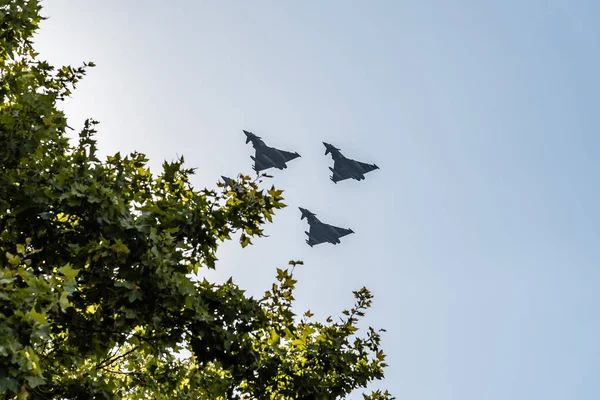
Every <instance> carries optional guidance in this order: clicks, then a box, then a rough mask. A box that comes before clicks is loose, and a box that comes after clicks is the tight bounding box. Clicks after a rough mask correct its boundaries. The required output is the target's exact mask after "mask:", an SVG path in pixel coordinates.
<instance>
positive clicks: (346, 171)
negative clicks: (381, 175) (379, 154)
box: [323, 142, 379, 183]
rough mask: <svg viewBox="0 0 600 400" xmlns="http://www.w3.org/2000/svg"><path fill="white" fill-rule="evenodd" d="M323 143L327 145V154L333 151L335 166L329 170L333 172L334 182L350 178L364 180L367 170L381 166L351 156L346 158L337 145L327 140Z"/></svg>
mask: <svg viewBox="0 0 600 400" xmlns="http://www.w3.org/2000/svg"><path fill="white" fill-rule="evenodd" d="M323 144H324V145H325V149H326V150H325V155H327V154H329V153H331V158H333V161H334V163H333V168H331V167H329V170H330V171H331V172H332V173H333V174H332V175H331V177H330V179H331V180H332V181H333V182H334V183H338V182H339V181H343V180H345V179H349V178H352V179H356V180H357V181H362V180H363V179H365V174H366V173H367V172H371V171H373V170H374V169H379V167H378V166H377V165H375V164H367V163H363V162H360V161H356V160H353V159H351V158H346V157H344V155H343V154H342V153H341V152H340V149H338V148H337V147H335V146H333V145H331V144H329V143H325V142H323Z"/></svg>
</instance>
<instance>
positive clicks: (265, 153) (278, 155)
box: [244, 131, 300, 172]
mask: <svg viewBox="0 0 600 400" xmlns="http://www.w3.org/2000/svg"><path fill="white" fill-rule="evenodd" d="M244 133H245V134H246V143H248V142H252V146H253V147H254V149H256V154H255V155H254V156H250V158H251V159H252V160H254V167H253V168H254V170H255V171H256V172H259V171H262V170H264V169H268V168H272V167H275V168H277V169H284V168H287V165H286V164H285V163H287V162H288V161H291V160H293V159H295V158H298V157H300V154H298V153H290V152H289V151H285V150H279V149H276V148H275V147H269V146H267V145H266V144H265V142H263V141H262V139H261V138H260V137H258V136H256V135H255V134H253V133H252V132H248V131H244Z"/></svg>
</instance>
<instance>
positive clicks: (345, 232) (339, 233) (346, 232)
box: [327, 225, 354, 239]
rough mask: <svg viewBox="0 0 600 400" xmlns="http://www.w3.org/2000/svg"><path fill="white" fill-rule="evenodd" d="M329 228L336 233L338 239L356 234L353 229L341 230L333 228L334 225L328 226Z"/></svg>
mask: <svg viewBox="0 0 600 400" xmlns="http://www.w3.org/2000/svg"><path fill="white" fill-rule="evenodd" d="M327 226H328V227H329V228H330V229H331V230H333V231H334V232H335V234H336V236H337V237H338V239H339V238H341V237H344V236H346V235H349V234H351V233H354V231H353V230H352V229H345V228H340V227H337V226H333V225H327Z"/></svg>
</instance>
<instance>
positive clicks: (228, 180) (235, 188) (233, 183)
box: [221, 175, 242, 193]
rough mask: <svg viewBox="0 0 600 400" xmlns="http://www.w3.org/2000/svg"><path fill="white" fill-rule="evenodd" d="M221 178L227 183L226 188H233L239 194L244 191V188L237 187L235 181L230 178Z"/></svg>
mask: <svg viewBox="0 0 600 400" xmlns="http://www.w3.org/2000/svg"><path fill="white" fill-rule="evenodd" d="M221 178H223V182H225V186H231V188H232V189H233V190H235V191H236V192H238V193H239V192H241V191H242V186H241V185H236V182H235V181H234V180H233V179H231V178H228V177H226V176H223V175H221Z"/></svg>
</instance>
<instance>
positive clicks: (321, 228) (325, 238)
mask: <svg viewBox="0 0 600 400" xmlns="http://www.w3.org/2000/svg"><path fill="white" fill-rule="evenodd" d="M298 208H299V209H300V211H301V212H302V216H301V217H300V219H301V220H302V219H304V218H306V220H307V221H308V225H310V229H309V232H304V233H306V235H307V236H308V240H307V241H306V243H307V244H308V245H309V246H310V247H313V246H314V245H315V244H320V243H325V242H329V243H333V244H334V245H335V244H338V243H340V238H341V237H343V236H346V235H349V234H351V233H354V231H353V230H352V229H344V228H338V227H337V226H333V225H329V224H325V223H323V222H321V221H319V219H318V218H317V217H316V214H313V213H311V212H310V211H308V210H307V209H305V208H302V207H298Z"/></svg>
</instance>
